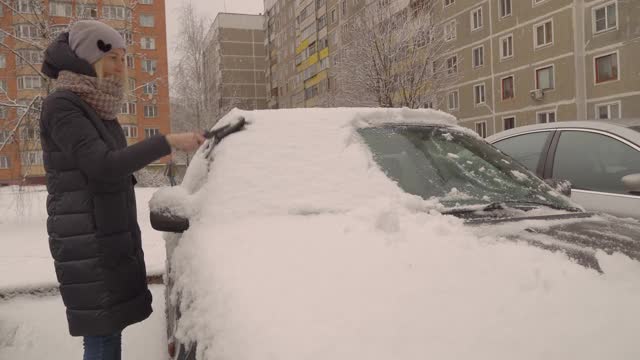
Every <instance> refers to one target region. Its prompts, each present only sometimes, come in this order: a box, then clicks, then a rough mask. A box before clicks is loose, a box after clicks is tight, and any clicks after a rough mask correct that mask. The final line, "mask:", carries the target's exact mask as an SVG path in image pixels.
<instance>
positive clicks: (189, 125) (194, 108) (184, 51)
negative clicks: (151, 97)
mask: <svg viewBox="0 0 640 360" xmlns="http://www.w3.org/2000/svg"><path fill="white" fill-rule="evenodd" d="M179 11H180V18H179V19H180V21H179V32H178V36H177V39H178V40H177V43H176V49H175V50H176V53H177V54H178V60H177V62H176V63H175V64H174V65H173V66H172V69H171V75H172V83H173V86H172V90H173V91H172V102H173V103H176V104H179V105H180V106H181V107H182V108H183V109H186V110H187V111H186V112H181V114H182V115H183V116H185V117H184V118H182V119H172V120H174V121H178V122H181V123H183V124H181V125H180V126H181V127H182V128H185V129H191V130H193V129H194V128H197V129H201V128H203V127H204V126H206V125H207V123H206V113H207V110H208V106H207V76H206V74H205V68H204V67H205V64H204V57H205V51H206V47H207V32H208V30H209V26H210V24H211V21H210V19H209V18H207V17H205V16H202V15H200V14H198V13H197V12H196V9H195V8H194V6H193V4H192V3H191V2H183V3H182V5H181V7H180V10H179Z"/></svg>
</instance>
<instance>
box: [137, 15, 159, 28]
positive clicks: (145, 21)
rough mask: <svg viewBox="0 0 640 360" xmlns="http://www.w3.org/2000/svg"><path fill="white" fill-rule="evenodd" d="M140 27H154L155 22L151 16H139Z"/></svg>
mask: <svg viewBox="0 0 640 360" xmlns="http://www.w3.org/2000/svg"><path fill="white" fill-rule="evenodd" d="M140 26H142V27H154V26H156V21H155V18H154V16H153V15H140Z"/></svg>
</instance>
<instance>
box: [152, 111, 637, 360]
mask: <svg viewBox="0 0 640 360" xmlns="http://www.w3.org/2000/svg"><path fill="white" fill-rule="evenodd" d="M414 114H423V116H416V117H415V118H412V116H413V115H414ZM237 116H244V117H245V118H246V120H247V121H248V122H249V125H248V126H247V128H246V130H243V131H242V132H241V133H239V134H233V135H230V136H229V137H227V138H225V139H224V141H222V142H221V143H220V145H219V146H218V147H217V148H216V149H215V150H214V152H213V153H212V155H213V158H214V161H213V163H212V165H211V167H210V169H207V161H206V160H205V159H204V158H203V154H202V152H199V153H198V154H196V156H195V157H194V159H193V162H192V164H191V166H190V168H189V170H188V174H187V176H186V178H185V180H184V182H183V185H182V186H180V187H176V188H173V189H168V190H162V191H160V192H158V194H157V196H156V197H155V199H154V201H155V204H152V207H154V205H155V208H161V207H162V206H168V205H171V206H176V204H178V203H180V202H182V203H183V205H181V206H182V208H181V211H184V212H185V214H187V215H189V216H191V220H192V222H191V227H190V229H189V230H188V231H186V232H185V233H184V234H183V235H182V237H181V238H179V239H178V240H176V237H175V236H168V237H167V239H168V240H171V241H170V245H171V246H176V247H175V249H174V250H173V256H172V258H171V269H172V270H171V271H172V272H171V274H170V275H171V276H173V280H174V281H175V283H174V288H173V290H174V291H173V293H172V298H173V299H175V298H176V296H177V295H178V294H180V297H181V301H180V304H181V305H180V306H181V314H182V318H181V320H180V321H179V323H178V327H177V333H176V337H177V338H178V339H180V341H181V342H183V343H185V344H189V343H192V342H196V343H197V344H198V349H197V351H198V358H199V359H203V358H207V359H218V358H225V359H236V360H242V359H258V358H273V359H279V360H287V359H296V360H297V359H307V360H315V359H322V360H324V359H333V360H341V359H348V360H354V359H369V360H377V359H380V360H383V359H384V360H388V359H403V360H411V359H416V360H417V359H428V358H435V359H469V358H481V359H489V358H491V359H513V358H518V359H539V358H542V357H543V358H545V359H566V358H581V359H590V358H593V359H595V358H603V357H605V358H616V359H621V358H625V357H626V358H637V357H638V356H640V348H639V347H638V346H637V339H636V337H637V336H636V334H637V333H638V331H639V330H640V328H639V325H638V321H637V319H638V318H639V317H640V308H639V307H638V306H637V304H638V302H639V301H640V264H639V263H637V262H634V261H632V260H630V259H629V258H627V257H625V256H623V255H620V254H613V255H606V254H604V253H598V254H597V257H598V260H599V262H600V264H601V266H602V268H603V270H604V274H599V273H598V272H596V271H594V270H592V269H587V268H585V267H582V266H579V265H577V264H576V263H574V262H572V261H571V260H570V259H569V258H567V256H565V255H564V254H562V253H553V252H550V251H546V250H542V249H539V248H535V247H531V246H527V245H526V244H525V243H517V242H513V241H506V240H504V238H503V237H502V235H501V234H500V233H499V232H492V231H490V230H487V229H486V228H485V229H484V231H483V232H482V233H475V232H473V231H472V230H471V229H470V228H469V227H468V226H465V225H464V223H463V221H462V220H460V219H457V218H454V217H451V216H442V215H440V214H439V213H437V212H433V211H430V210H429V209H433V208H435V207H436V206H437V204H435V203H434V202H433V201H426V200H423V199H421V198H418V197H416V196H411V195H408V194H406V193H404V192H402V191H401V190H400V189H399V188H398V186H397V185H396V184H395V183H394V182H392V181H391V180H389V179H388V178H387V177H386V176H385V175H384V174H383V173H382V172H381V171H380V170H379V169H378V168H377V166H375V164H374V161H373V159H372V158H371V155H370V154H369V152H368V151H367V150H366V148H365V147H364V145H363V144H362V142H361V141H360V140H359V138H358V136H357V133H356V131H355V129H357V128H358V127H360V126H373V125H376V124H382V123H388V122H396V123H406V122H410V121H415V123H422V124H442V125H447V126H449V125H453V124H454V121H453V120H452V118H451V117H449V116H444V115H443V114H442V113H439V112H433V111H420V112H412V111H406V110H372V109H355V110H351V109H332V110H326V109H317V110H316V109H304V110H277V111H255V112H244V111H237V110H236V111H233V112H232V113H231V114H230V115H229V116H227V117H225V118H224V119H223V120H222V121H221V123H219V124H218V125H216V128H219V127H220V126H224V124H226V123H229V122H231V121H233V117H237ZM207 172H208V175H207ZM169 194H171V195H169ZM154 201H152V203H153V202H154ZM184 204H186V205H184ZM576 221H578V220H576ZM510 226H517V224H512V225H510ZM521 230H523V231H524V228H523V229H521Z"/></svg>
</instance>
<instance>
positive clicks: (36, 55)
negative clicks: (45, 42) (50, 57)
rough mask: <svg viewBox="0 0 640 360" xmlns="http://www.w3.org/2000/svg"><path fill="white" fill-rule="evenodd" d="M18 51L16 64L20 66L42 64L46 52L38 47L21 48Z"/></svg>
mask: <svg viewBox="0 0 640 360" xmlns="http://www.w3.org/2000/svg"><path fill="white" fill-rule="evenodd" d="M17 53H18V56H16V64H18V66H22V65H29V64H31V65H36V64H42V62H43V61H44V53H43V52H42V51H40V50H37V49H19V50H17Z"/></svg>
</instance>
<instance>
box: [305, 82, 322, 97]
mask: <svg viewBox="0 0 640 360" xmlns="http://www.w3.org/2000/svg"><path fill="white" fill-rule="evenodd" d="M318 93H319V88H318V85H313V86H312V87H310V88H307V89H304V99H305V100H309V99H312V98H314V97H316V96H318Z"/></svg>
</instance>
